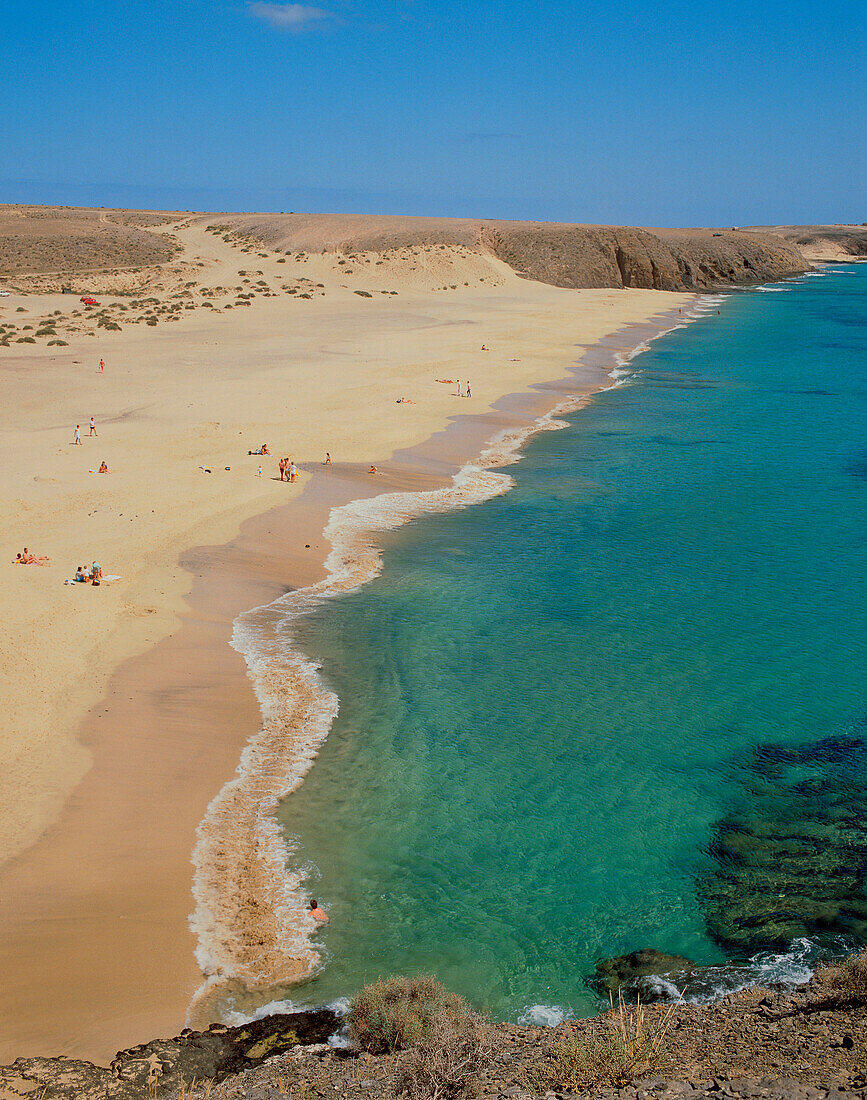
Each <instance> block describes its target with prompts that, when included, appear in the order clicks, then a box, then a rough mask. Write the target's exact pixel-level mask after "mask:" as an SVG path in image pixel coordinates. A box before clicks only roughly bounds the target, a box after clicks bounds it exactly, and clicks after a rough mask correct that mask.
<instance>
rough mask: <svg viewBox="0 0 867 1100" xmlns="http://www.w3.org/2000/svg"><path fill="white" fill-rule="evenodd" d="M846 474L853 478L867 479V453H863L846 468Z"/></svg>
mask: <svg viewBox="0 0 867 1100" xmlns="http://www.w3.org/2000/svg"><path fill="white" fill-rule="evenodd" d="M846 473H847V474H852V476H853V477H867V451H862V452H861V454H859V455H857V456H856V457H855V458H853V459H852V461H851V462H850V463H849V464H848V466H847V467H846Z"/></svg>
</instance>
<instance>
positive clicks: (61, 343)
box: [48, 340, 69, 348]
mask: <svg viewBox="0 0 867 1100" xmlns="http://www.w3.org/2000/svg"><path fill="white" fill-rule="evenodd" d="M48 346H49V347H50V348H68V347H69V344H68V343H67V342H66V341H65V340H49V341H48Z"/></svg>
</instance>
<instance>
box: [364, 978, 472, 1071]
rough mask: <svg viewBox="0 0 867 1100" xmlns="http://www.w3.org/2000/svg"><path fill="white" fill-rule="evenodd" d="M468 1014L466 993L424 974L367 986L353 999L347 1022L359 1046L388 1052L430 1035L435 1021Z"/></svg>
mask: <svg viewBox="0 0 867 1100" xmlns="http://www.w3.org/2000/svg"><path fill="white" fill-rule="evenodd" d="M468 1014H469V1010H468V1008H467V1004H466V1002H465V1001H464V999H463V998H462V997H458V996H457V994H455V993H449V992H447V991H446V990H445V989H444V988H443V986H442V985H441V984H440V983H439V982H438V981H437V980H436V978H433V977H431V976H430V975H426V974H422V975H419V976H418V977H416V978H389V979H388V981H385V982H383V981H379V982H374V983H373V985H367V986H365V987H364V989H362V990H361V992H360V993H358V994H357V995H356V997H355V999H354V1000H353V1002H352V1005H351V1007H350V1009H349V1015H348V1017H347V1024H348V1027H349V1035H350V1038H351V1039H352V1041H353V1042H354V1043H355V1045H356V1046H359V1047H361V1048H362V1049H363V1050H367V1051H369V1052H370V1053H371V1054H387V1053H392V1052H393V1051H396V1050H403V1049H405V1048H407V1047H411V1046H413V1045H415V1044H416V1043H419V1042H421V1040H423V1039H425V1038H427V1037H428V1036H429V1035H430V1034H431V1030H432V1028H433V1025H434V1023H435V1021H439V1020H447V1019H452V1020H458V1019H463V1018H465V1017H467V1016H468Z"/></svg>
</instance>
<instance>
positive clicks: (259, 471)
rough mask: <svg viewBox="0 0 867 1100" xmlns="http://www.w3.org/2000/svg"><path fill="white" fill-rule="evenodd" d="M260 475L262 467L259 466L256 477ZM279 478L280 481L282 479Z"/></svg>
mask: <svg viewBox="0 0 867 1100" xmlns="http://www.w3.org/2000/svg"><path fill="white" fill-rule="evenodd" d="M261 476H262V467H261V466H260V467H259V469H258V470H257V471H256V477H261ZM280 480H281V481H282V480H283V479H282V478H281V479H280Z"/></svg>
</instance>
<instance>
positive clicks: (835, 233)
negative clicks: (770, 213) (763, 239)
mask: <svg viewBox="0 0 867 1100" xmlns="http://www.w3.org/2000/svg"><path fill="white" fill-rule="evenodd" d="M749 232H751V233H752V232H755V233H764V234H769V235H771V236H774V237H779V238H782V239H783V240H785V241H788V242H789V243H791V244H794V245H795V246H796V247H797V248H798V250H799V251H800V252H801V253H803V255H804V256H806V258H807V259H808V260H818V261H820V262H821V261H826V262H827V261H832V262H838V263H849V262H851V261H853V260H865V259H867V223H864V224H862V225H769V226H750V227H749Z"/></svg>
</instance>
